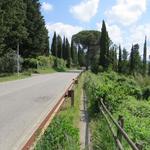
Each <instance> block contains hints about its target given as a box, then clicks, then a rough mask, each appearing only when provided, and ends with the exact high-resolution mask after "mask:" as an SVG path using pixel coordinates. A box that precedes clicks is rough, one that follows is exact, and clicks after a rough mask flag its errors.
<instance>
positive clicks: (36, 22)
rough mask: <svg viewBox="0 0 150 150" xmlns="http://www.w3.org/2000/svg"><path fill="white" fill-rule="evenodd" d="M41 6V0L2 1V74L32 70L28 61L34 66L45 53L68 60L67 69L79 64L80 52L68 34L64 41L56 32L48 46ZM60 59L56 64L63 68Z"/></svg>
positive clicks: (0, 28) (0, 8) (0, 19)
mask: <svg viewBox="0 0 150 150" xmlns="http://www.w3.org/2000/svg"><path fill="white" fill-rule="evenodd" d="M40 9H41V4H40V2H39V0H14V1H12V0H7V1H6V0H1V1H0V73H15V72H16V71H20V72H21V71H23V70H24V69H29V68H27V66H28V65H26V64H25V63H26V62H27V63H31V62H32V65H30V66H29V67H31V66H33V68H34V67H35V65H36V64H35V59H37V60H39V57H44V56H45V59H47V57H49V56H50V57H51V55H52V56H54V57H55V58H59V59H63V60H64V61H66V66H67V67H68V68H70V67H71V66H77V65H78V52H77V48H76V46H75V44H74V42H73V41H72V42H71V44H70V43H69V41H68V39H67V38H65V37H64V40H63V41H62V38H61V36H60V35H57V34H56V32H55V33H54V37H53V40H52V45H51V48H49V47H50V46H49V37H48V30H47V29H46V26H45V20H44V18H43V16H42V14H41V10H40ZM59 59H56V61H55V66H56V67H60V68H61V67H62V66H58V65H59V64H60V61H59ZM57 61H58V62H57ZM24 64H25V68H24ZM34 64H35V65H34ZM47 65H49V64H47Z"/></svg>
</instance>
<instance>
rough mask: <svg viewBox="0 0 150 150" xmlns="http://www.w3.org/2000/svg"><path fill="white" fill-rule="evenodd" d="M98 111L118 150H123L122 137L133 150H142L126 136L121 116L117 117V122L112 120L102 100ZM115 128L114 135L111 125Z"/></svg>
mask: <svg viewBox="0 0 150 150" xmlns="http://www.w3.org/2000/svg"><path fill="white" fill-rule="evenodd" d="M99 109H100V111H101V112H102V114H103V116H104V118H105V119H106V122H107V124H108V127H109V129H110V131H111V134H112V136H113V138H114V140H115V144H116V146H117V148H118V149H119V150H124V148H123V145H122V137H123V138H124V139H125V140H126V141H127V143H128V144H129V145H130V147H131V148H132V149H133V150H142V145H140V144H138V143H134V142H133V141H132V140H131V139H130V137H129V136H128V134H127V133H126V132H125V130H124V129H123V128H124V118H123V116H119V118H118V122H117V121H116V120H115V119H114V118H113V116H112V115H111V113H110V112H109V110H108V109H107V107H106V106H105V104H104V102H103V100H102V99H100V102H99ZM111 122H112V123H113V124H114V125H115V126H116V128H117V133H115V131H114V129H113V128H112V123H111Z"/></svg>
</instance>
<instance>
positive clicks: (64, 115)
mask: <svg viewBox="0 0 150 150" xmlns="http://www.w3.org/2000/svg"><path fill="white" fill-rule="evenodd" d="M82 86H83V76H82V77H81V78H80V80H79V84H78V85H76V86H75V105H74V107H71V106H70V100H69V99H67V100H66V102H65V103H64V105H63V107H62V108H61V111H60V112H59V113H58V115H57V116H56V117H55V118H54V119H53V121H52V122H51V124H50V125H49V127H48V128H47V130H46V132H45V133H44V135H43V136H42V137H41V139H40V140H39V141H38V143H37V145H36V147H35V150H42V149H44V150H56V149H57V150H79V149H80V141H79V139H80V138H79V129H78V125H79V121H80V110H79V106H80V99H81V91H82V90H81V89H82Z"/></svg>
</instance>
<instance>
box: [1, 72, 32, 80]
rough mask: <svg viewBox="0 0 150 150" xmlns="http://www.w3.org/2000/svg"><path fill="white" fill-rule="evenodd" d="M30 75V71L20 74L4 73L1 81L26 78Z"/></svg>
mask: <svg viewBox="0 0 150 150" xmlns="http://www.w3.org/2000/svg"><path fill="white" fill-rule="evenodd" d="M30 76H31V74H28V73H20V74H19V76H18V74H3V75H0V82H6V81H13V80H20V79H24V78H27V77H30Z"/></svg>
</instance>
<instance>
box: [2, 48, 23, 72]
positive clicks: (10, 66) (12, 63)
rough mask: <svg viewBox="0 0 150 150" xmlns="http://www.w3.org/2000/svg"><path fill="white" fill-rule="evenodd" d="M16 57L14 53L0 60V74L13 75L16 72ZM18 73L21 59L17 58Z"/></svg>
mask: <svg viewBox="0 0 150 150" xmlns="http://www.w3.org/2000/svg"><path fill="white" fill-rule="evenodd" d="M17 59H18V58H17V55H16V53H15V52H14V51H11V52H9V53H7V54H5V55H4V56H3V57H1V58H0V73H15V72H16V71H17ZM19 62H20V71H21V65H22V62H23V59H22V58H21V57H20V58H19Z"/></svg>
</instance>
